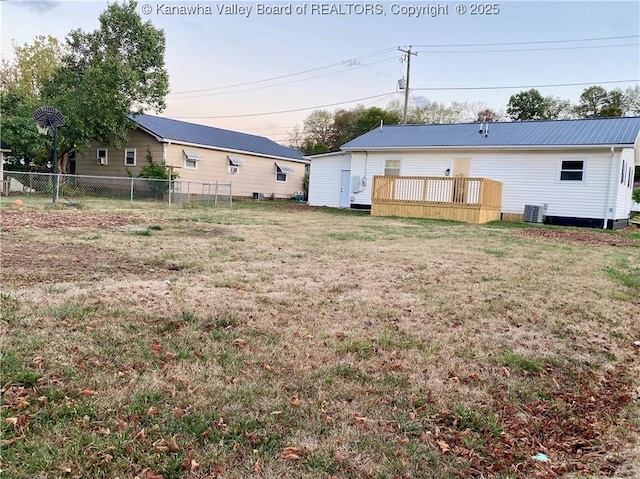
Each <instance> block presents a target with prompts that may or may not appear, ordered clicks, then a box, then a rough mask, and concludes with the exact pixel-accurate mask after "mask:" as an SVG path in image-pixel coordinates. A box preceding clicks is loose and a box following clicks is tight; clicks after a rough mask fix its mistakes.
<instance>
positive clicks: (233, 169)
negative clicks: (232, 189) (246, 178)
mask: <svg viewBox="0 0 640 479" xmlns="http://www.w3.org/2000/svg"><path fill="white" fill-rule="evenodd" d="M238 171H240V168H238V167H237V166H230V167H229V173H233V174H236V173H237V172H238Z"/></svg>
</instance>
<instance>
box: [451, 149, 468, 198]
mask: <svg viewBox="0 0 640 479" xmlns="http://www.w3.org/2000/svg"><path fill="white" fill-rule="evenodd" d="M451 166H452V168H451V169H452V170H453V190H452V195H451V196H452V198H451V201H452V202H453V203H457V204H463V203H466V202H467V189H466V181H465V180H464V178H467V177H468V176H469V171H471V158H454V159H453V164H452V165H451Z"/></svg>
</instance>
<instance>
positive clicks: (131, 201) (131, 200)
mask: <svg viewBox="0 0 640 479" xmlns="http://www.w3.org/2000/svg"><path fill="white" fill-rule="evenodd" d="M130 203H131V206H133V178H131V199H130Z"/></svg>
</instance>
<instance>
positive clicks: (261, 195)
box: [253, 193, 264, 201]
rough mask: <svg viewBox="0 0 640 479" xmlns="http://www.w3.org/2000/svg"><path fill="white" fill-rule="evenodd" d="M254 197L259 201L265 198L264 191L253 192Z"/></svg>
mask: <svg viewBox="0 0 640 479" xmlns="http://www.w3.org/2000/svg"><path fill="white" fill-rule="evenodd" d="M253 199H254V200H257V201H262V200H264V193H253Z"/></svg>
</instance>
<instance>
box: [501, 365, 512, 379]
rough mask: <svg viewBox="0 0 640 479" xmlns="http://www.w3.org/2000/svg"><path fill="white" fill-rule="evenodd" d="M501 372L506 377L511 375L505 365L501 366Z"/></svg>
mask: <svg viewBox="0 0 640 479" xmlns="http://www.w3.org/2000/svg"><path fill="white" fill-rule="evenodd" d="M502 374H504V376H505V377H507V378H508V377H509V376H511V373H510V372H509V370H508V369H507V368H506V367H505V366H502Z"/></svg>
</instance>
